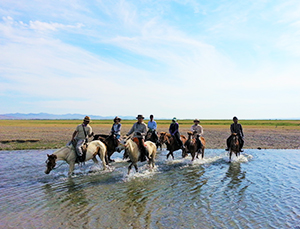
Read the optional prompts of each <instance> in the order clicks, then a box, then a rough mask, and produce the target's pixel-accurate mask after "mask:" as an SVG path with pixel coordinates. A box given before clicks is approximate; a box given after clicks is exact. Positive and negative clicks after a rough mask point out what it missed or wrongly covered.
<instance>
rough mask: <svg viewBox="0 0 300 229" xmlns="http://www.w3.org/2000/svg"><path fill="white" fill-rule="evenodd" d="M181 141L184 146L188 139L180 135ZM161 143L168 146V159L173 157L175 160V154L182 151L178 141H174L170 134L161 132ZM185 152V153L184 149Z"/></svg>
mask: <svg viewBox="0 0 300 229" xmlns="http://www.w3.org/2000/svg"><path fill="white" fill-rule="evenodd" d="M180 140H181V141H182V143H183V145H184V144H185V142H186V140H187V139H186V137H185V136H184V135H180ZM159 142H160V143H161V144H166V146H167V150H168V151H169V153H168V154H167V159H168V158H169V156H170V155H171V156H172V158H173V160H174V154H173V152H174V151H176V150H179V149H181V148H180V146H179V144H178V143H177V141H176V139H174V138H173V137H172V136H171V134H168V133H166V132H161V133H160V137H159ZM183 151H184V149H183ZM182 153H184V152H182Z"/></svg>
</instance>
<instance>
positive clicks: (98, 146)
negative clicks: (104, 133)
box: [45, 140, 106, 176]
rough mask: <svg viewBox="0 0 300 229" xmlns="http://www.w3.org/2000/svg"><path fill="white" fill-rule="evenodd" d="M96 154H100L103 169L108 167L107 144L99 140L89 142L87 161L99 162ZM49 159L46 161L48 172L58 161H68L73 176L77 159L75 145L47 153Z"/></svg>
mask: <svg viewBox="0 0 300 229" xmlns="http://www.w3.org/2000/svg"><path fill="white" fill-rule="evenodd" d="M96 155H98V156H99V157H100V159H101V161H102V165H103V169H104V170H105V169H106V163H105V155H106V146H105V145H104V143H103V142H101V141H99V140H97V141H92V142H90V143H89V145H88V147H87V151H86V157H85V161H88V160H90V159H92V160H93V161H94V163H96V164H98V160H97V159H96ZM47 156H48V159H47V161H46V166H47V169H46V170H45V173H46V174H49V173H50V172H51V170H52V169H54V167H55V165H56V162H57V161H66V162H67V163H68V164H69V166H70V167H69V173H68V175H69V176H71V175H72V173H73V171H74V166H75V161H76V153H75V150H74V147H73V146H72V145H71V146H65V147H63V148H61V149H59V150H56V151H55V152H54V153H53V154H51V155H49V154H47Z"/></svg>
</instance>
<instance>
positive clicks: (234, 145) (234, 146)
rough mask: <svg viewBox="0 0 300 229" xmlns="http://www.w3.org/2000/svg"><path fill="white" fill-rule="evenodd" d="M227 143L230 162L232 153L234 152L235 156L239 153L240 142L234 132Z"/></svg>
mask: <svg viewBox="0 0 300 229" xmlns="http://www.w3.org/2000/svg"><path fill="white" fill-rule="evenodd" d="M231 136H232V138H231V141H230V144H229V162H231V156H232V153H235V156H236V157H238V156H239V155H240V142H239V136H238V135H237V134H236V133H233V134H232V135H231Z"/></svg>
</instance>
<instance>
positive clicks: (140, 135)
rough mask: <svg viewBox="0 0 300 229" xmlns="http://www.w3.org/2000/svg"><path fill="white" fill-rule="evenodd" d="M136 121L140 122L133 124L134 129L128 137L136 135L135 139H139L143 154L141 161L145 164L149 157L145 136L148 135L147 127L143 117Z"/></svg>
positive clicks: (139, 116) (140, 116)
mask: <svg viewBox="0 0 300 229" xmlns="http://www.w3.org/2000/svg"><path fill="white" fill-rule="evenodd" d="M136 119H137V120H138V121H137V122H136V123H134V124H133V126H132V128H131V129H130V130H129V132H128V133H127V134H126V135H127V136H129V135H130V134H132V133H134V135H133V138H137V139H138V140H139V149H140V152H141V156H140V160H141V161H142V162H143V161H146V160H147V159H146V157H148V155H147V154H148V153H147V151H146V148H145V142H144V136H146V134H147V125H146V124H145V123H144V122H143V120H144V116H143V115H138V116H137V117H136Z"/></svg>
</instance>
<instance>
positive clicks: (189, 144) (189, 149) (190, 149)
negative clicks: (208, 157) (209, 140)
mask: <svg viewBox="0 0 300 229" xmlns="http://www.w3.org/2000/svg"><path fill="white" fill-rule="evenodd" d="M187 134H188V139H187V141H186V142H185V144H184V145H185V150H183V151H182V157H183V158H184V157H186V156H187V154H188V153H190V154H191V156H192V161H193V160H194V159H195V156H196V152H197V156H196V158H199V157H198V155H199V153H200V151H201V154H202V159H203V157H204V149H205V139H204V138H203V137H200V141H201V143H202V147H201V149H198V145H197V140H196V139H195V138H192V137H193V135H194V134H193V132H192V131H188V132H187Z"/></svg>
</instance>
